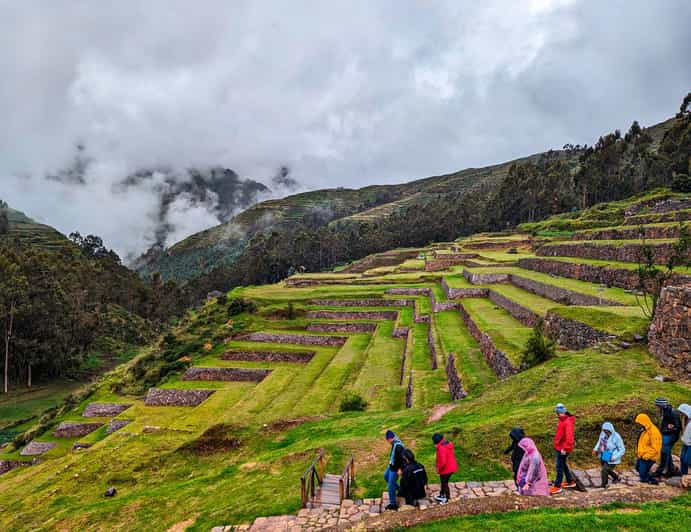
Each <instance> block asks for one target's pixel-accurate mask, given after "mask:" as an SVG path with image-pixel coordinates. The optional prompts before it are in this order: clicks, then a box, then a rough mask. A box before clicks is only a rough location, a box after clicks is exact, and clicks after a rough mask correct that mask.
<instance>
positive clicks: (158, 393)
mask: <svg viewBox="0 0 691 532" xmlns="http://www.w3.org/2000/svg"><path fill="white" fill-rule="evenodd" d="M213 393H214V390H170V389H164V388H149V391H148V393H147V394H146V399H145V400H144V404H145V405H146V406H198V405H200V404H202V403H203V402H204V401H206V400H207V399H208V398H209V397H210V396H211V395H212V394H213Z"/></svg>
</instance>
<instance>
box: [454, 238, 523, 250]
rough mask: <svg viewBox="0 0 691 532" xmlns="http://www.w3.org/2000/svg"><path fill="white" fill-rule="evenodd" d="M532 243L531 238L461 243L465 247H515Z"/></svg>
mask: <svg viewBox="0 0 691 532" xmlns="http://www.w3.org/2000/svg"><path fill="white" fill-rule="evenodd" d="M532 243H533V241H532V240H505V241H503V242H492V241H487V242H469V243H467V244H463V247H464V248H465V249H488V248H492V249H503V248H515V247H518V246H529V245H531V244H532Z"/></svg>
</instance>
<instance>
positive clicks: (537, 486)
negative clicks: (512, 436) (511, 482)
mask: <svg viewBox="0 0 691 532" xmlns="http://www.w3.org/2000/svg"><path fill="white" fill-rule="evenodd" d="M518 445H519V447H520V448H521V449H523V450H524V451H525V454H524V455H523V460H521V463H520V465H519V466H518V485H519V489H520V492H521V495H545V496H548V495H549V483H548V482H547V469H546V468H545V461H544V460H543V459H542V455H541V454H540V451H538V450H537V447H536V446H535V442H534V441H533V440H531V439H530V438H523V439H522V440H521V441H520V442H519V443H518ZM526 483H528V484H530V487H525V485H526Z"/></svg>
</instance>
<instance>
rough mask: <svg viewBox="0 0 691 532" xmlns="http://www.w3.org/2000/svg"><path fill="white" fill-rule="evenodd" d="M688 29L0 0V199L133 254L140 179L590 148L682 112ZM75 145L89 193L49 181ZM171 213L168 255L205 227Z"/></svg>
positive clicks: (331, 10) (589, 9) (533, 12)
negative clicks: (603, 137) (161, 172)
mask: <svg viewBox="0 0 691 532" xmlns="http://www.w3.org/2000/svg"><path fill="white" fill-rule="evenodd" d="M689 20H691V2H688V1H687V0H668V1H664V2H649V1H631V0H626V1H625V0H620V1H610V2H595V1H579V0H568V1H567V0H534V1H527V0H526V1H525V2H515V1H510V0H509V1H493V0H485V1H483V2H475V1H467V2H461V1H459V0H450V1H448V2H444V1H433V0H418V1H412V0H409V1H402V0H390V1H388V0H387V1H384V0H375V1H372V0H367V1H358V0H349V1H343V2H341V1H336V0H333V1H328V2H323V1H318V0H315V1H301V0H291V1H290V2H287V1H282V0H280V1H279V0H274V1H260V0H252V1H247V2H244V1H241V0H233V1H232V2H228V1H226V0H200V1H199V2H189V1H184V0H180V1H177V0H162V1H158V0H148V1H143V0H142V1H139V2H135V1H128V0H123V1H121V2H93V1H88V0H84V1H79V0H52V1H50V2H46V1H38V0H37V1H31V0H22V1H21V2H17V1H14V0H0V72H2V74H1V76H0V198H4V199H6V200H7V201H8V202H9V203H10V204H11V205H12V206H14V207H16V208H19V209H22V210H24V211H25V212H27V214H29V215H31V216H33V217H35V218H37V219H39V220H41V221H44V222H46V223H50V224H52V225H54V226H56V227H57V228H59V229H60V230H62V231H64V232H69V231H73V230H79V231H81V232H83V233H97V234H100V235H101V236H103V237H104V239H105V240H106V243H107V244H109V245H110V246H113V247H115V248H116V250H117V251H118V252H120V253H121V254H123V255H129V254H132V253H136V252H140V251H142V250H143V249H145V248H146V247H147V245H148V244H150V243H151V242H152V239H153V234H154V229H155V224H156V223H158V222H159V220H157V212H158V211H157V209H159V202H160V198H159V195H160V194H161V187H160V186H158V187H157V186H155V180H148V181H146V182H142V183H141V184H140V185H138V186H131V187H122V186H118V183H121V182H122V180H123V179H124V178H125V176H127V175H128V174H130V173H132V172H134V171H136V170H138V169H141V168H158V167H167V168H175V169H182V168H188V167H192V166H196V167H205V166H211V165H224V166H226V167H228V168H232V169H234V170H235V171H236V172H237V173H238V174H239V175H240V176H241V177H246V178H252V179H255V180H258V181H262V182H264V183H267V184H268V183H269V182H270V178H271V176H272V175H274V174H275V172H276V169H277V168H278V167H280V166H281V165H286V166H288V167H290V168H291V176H292V177H293V178H295V179H297V180H298V181H299V183H300V184H301V187H302V188H304V189H312V188H319V187H327V186H334V187H335V186H352V187H357V186H362V185H366V184H371V183H393V182H400V181H406V180H409V179H413V178H418V177H424V176H428V175H435V174H439V173H443V172H449V171H453V170H457V169H461V168H464V167H468V166H481V165H486V164H490V163H495V162H499V161H502V160H507V159H511V158H514V157H517V156H520V155H525V154H528V153H534V152H537V151H543V150H544V149H547V148H558V147H561V146H562V145H563V144H564V143H566V142H572V143H585V142H587V143H592V142H593V141H594V140H596V138H597V136H599V134H600V133H603V132H606V131H611V130H613V129H614V128H617V127H618V128H621V129H625V128H627V127H628V126H629V125H630V123H631V121H632V120H633V119H638V120H639V121H640V122H641V123H642V124H644V125H649V124H653V123H655V122H658V121H661V120H663V119H665V118H667V117H669V116H671V115H673V114H674V112H675V111H676V110H677V109H678V106H679V103H680V101H681V99H682V97H683V95H684V94H685V93H686V92H688V91H689V90H691V62H690V61H689V51H691V32H689V31H688V23H689ZM77 143H83V144H84V146H85V147H86V149H85V153H86V154H87V155H88V157H89V159H90V160H91V164H90V165H89V167H88V170H87V173H86V175H85V176H84V179H83V180H82V181H83V182H78V183H75V182H67V183H65V182H63V181H64V180H63V181H59V180H54V179H53V180H46V179H45V177H44V176H45V175H50V174H53V175H54V174H55V173H56V172H57V171H58V170H59V169H61V168H65V167H66V166H67V165H69V164H70V161H72V160H73V158H74V155H75V145H76V144H77ZM68 181H69V180H68ZM159 185H160V183H159ZM278 193H281V192H280V191H279V192H278ZM187 199H189V198H187ZM167 216H168V217H169V218H168V219H167V220H166V221H167V222H168V223H170V225H171V228H172V229H171V234H170V235H169V237H168V238H169V241H168V243H172V241H174V240H176V239H179V238H182V237H184V236H186V235H187V234H189V233H191V232H193V231H196V230H199V229H202V228H204V227H206V226H208V225H211V224H214V223H216V219H215V217H214V215H213V213H212V209H211V208H210V206H209V205H206V204H199V203H193V202H191V201H187V200H186V198H185V197H184V195H183V196H181V197H180V198H179V199H178V200H176V202H175V203H174V204H173V205H172V208H171V209H169V210H168V211H167Z"/></svg>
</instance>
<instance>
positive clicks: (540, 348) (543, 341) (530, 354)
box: [523, 320, 556, 368]
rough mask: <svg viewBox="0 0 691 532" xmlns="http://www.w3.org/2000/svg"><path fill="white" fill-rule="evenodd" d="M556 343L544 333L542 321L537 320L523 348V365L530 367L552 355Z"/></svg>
mask: <svg viewBox="0 0 691 532" xmlns="http://www.w3.org/2000/svg"><path fill="white" fill-rule="evenodd" d="M555 347H556V344H555V342H553V341H552V340H550V339H549V338H547V337H546V336H545V334H544V323H543V321H542V320H540V321H538V322H537V323H536V324H535V327H533V332H532V334H531V335H530V338H528V342H527V343H526V346H525V349H524V350H523V366H524V367H526V368H531V367H533V366H535V365H537V364H540V363H542V362H545V361H547V360H549V359H550V358H552V357H553V356H554V350H555Z"/></svg>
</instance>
